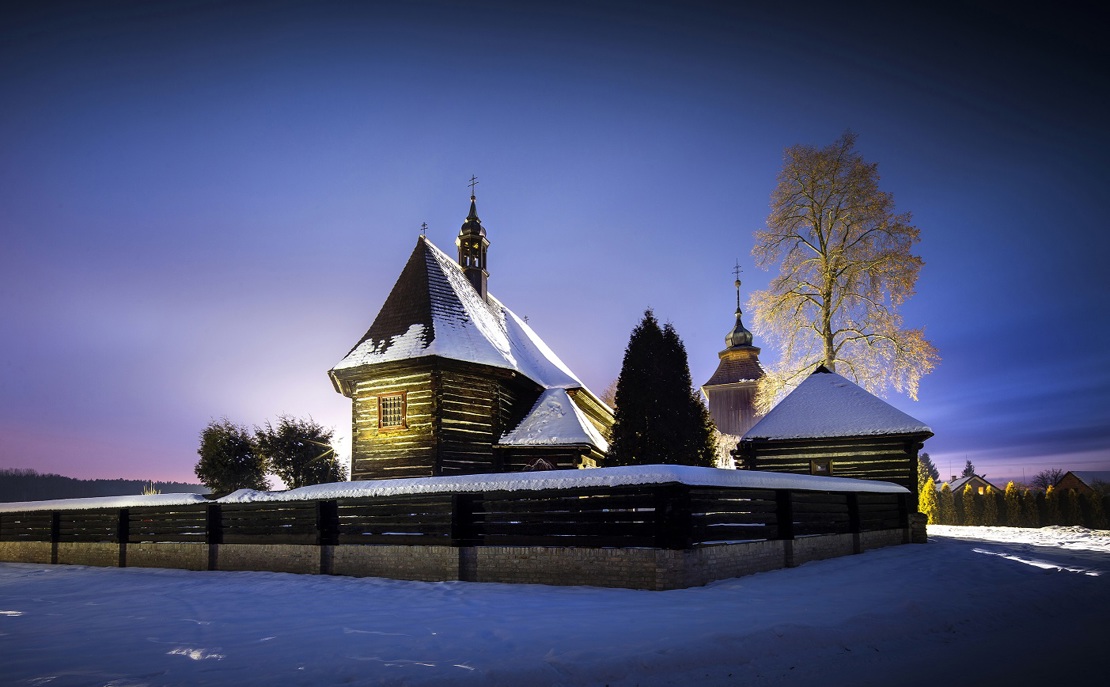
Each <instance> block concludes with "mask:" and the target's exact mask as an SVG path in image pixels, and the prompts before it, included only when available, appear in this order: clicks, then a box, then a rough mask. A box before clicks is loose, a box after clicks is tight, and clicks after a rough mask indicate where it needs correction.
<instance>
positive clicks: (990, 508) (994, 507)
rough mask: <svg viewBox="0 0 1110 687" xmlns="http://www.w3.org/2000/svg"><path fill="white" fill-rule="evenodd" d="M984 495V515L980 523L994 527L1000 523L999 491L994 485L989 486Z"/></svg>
mask: <svg viewBox="0 0 1110 687" xmlns="http://www.w3.org/2000/svg"><path fill="white" fill-rule="evenodd" d="M982 497H983V515H982V518H981V522H980V523H979V524H980V525H986V526H988V527H993V526H995V525H997V524H998V492H996V491H995V490H994V487H987V491H986V492H985V493H984V494H983V495H982Z"/></svg>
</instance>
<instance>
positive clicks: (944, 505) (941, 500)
mask: <svg viewBox="0 0 1110 687" xmlns="http://www.w3.org/2000/svg"><path fill="white" fill-rule="evenodd" d="M937 511H938V513H939V515H940V524H942V525H955V524H956V500H955V498H954V497H953V496H952V487H950V486H948V482H945V483H944V485H943V486H942V487H941V488H940V496H939V497H938V498H937Z"/></svg>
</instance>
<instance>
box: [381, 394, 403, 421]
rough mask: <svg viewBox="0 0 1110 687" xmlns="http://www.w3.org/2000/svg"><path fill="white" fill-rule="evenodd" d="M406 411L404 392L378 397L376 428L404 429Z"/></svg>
mask: <svg viewBox="0 0 1110 687" xmlns="http://www.w3.org/2000/svg"><path fill="white" fill-rule="evenodd" d="M406 410H407V408H406V400H405V392H403V391H402V392H400V393H396V394H383V395H381V396H378V427H379V428H382V429H394V428H401V427H406V426H407V425H406V424H405V411H406Z"/></svg>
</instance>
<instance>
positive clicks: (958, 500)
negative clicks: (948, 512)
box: [952, 489, 967, 525]
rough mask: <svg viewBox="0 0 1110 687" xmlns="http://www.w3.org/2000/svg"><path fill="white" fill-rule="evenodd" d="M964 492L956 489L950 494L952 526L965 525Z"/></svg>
mask: <svg viewBox="0 0 1110 687" xmlns="http://www.w3.org/2000/svg"><path fill="white" fill-rule="evenodd" d="M964 493H965V492H964V490H963V489H956V490H955V491H953V492H952V503H953V505H954V507H953V509H952V524H953V525H966V524H967V504H966V503H964Z"/></svg>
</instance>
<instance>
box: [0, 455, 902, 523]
mask: <svg viewBox="0 0 1110 687" xmlns="http://www.w3.org/2000/svg"><path fill="white" fill-rule="evenodd" d="M651 484H686V485H689V486H698V487H733V488H745V489H788V490H799V491H831V492H858V493H883V494H904V493H909V491H908V490H907V489H906V488H905V487H902V486H899V485H897V484H894V483H891V482H878V481H873V480H860V479H848V478H844V477H822V476H815V475H794V474H788V473H780V472H758V471H754V470H721V469H718V468H703V467H693V466H689V465H636V466H625V467H616V468H596V469H592V470H550V471H545V472H512V473H496V474H482V475H459V476H452V477H415V478H409V479H386V480H370V481H365V482H335V483H331V484H317V485H315V486H310V487H301V488H299V489H290V490H289V491H276V492H271V491H254V490H251V489H241V490H239V491H236V492H233V493H231V494H228V495H227V496H224V497H223V498H220V499H216V500H215V501H214V502H215V503H224V504H227V503H252V502H256V501H326V500H331V499H340V498H359V497H367V496H399V495H404V494H451V493H468V494H477V493H483V492H498V491H535V490H543V489H577V488H587V487H621V486H630V485H651ZM201 503H213V501H210V500H208V499H206V498H205V497H204V496H202V495H200V494H154V495H150V496H140V495H135V496H106V497H100V498H86V499H59V500H55V501H25V502H22V503H0V512H25V511H34V510H70V509H74V510H76V509H86V508H134V507H139V506H179V505H188V504H201Z"/></svg>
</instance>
